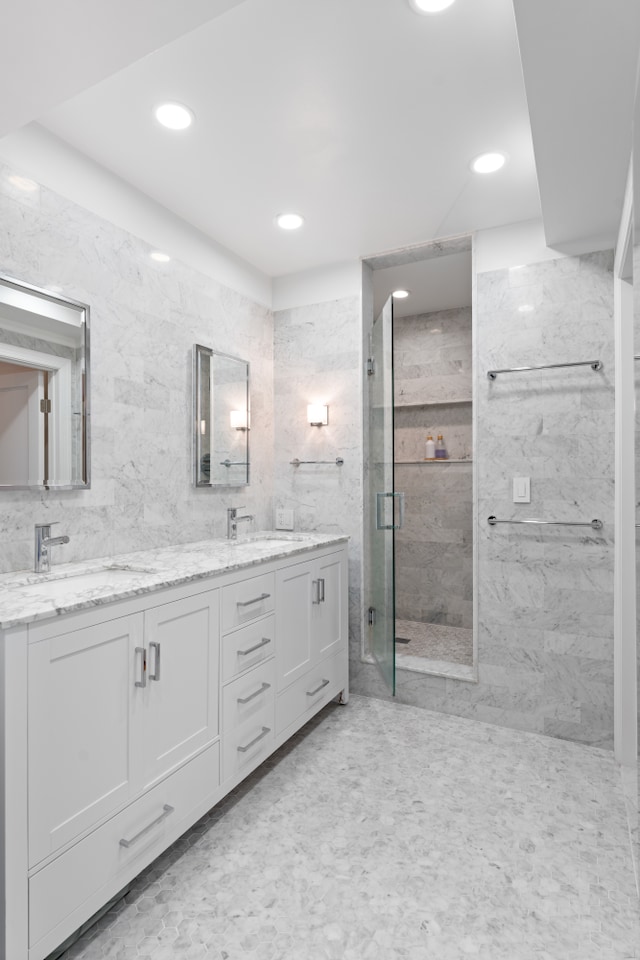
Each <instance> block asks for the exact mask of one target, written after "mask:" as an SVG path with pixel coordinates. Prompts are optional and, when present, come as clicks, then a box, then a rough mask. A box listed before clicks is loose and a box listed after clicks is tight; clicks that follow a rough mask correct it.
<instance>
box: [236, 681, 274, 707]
mask: <svg viewBox="0 0 640 960" xmlns="http://www.w3.org/2000/svg"><path fill="white" fill-rule="evenodd" d="M270 688H271V684H270V683H263V684H262V686H261V687H260V688H259V689H258V690H254V691H253V693H250V694H249V696H248V697H238V703H249V701H250V700H253V699H254V698H255V697H259V696H260V694H261V693H264V692H265V690H269V689H270Z"/></svg>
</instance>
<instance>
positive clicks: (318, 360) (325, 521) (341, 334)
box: [274, 296, 363, 657]
mask: <svg viewBox="0 0 640 960" xmlns="http://www.w3.org/2000/svg"><path fill="white" fill-rule="evenodd" d="M360 330H361V304H360V297H359V296H353V297H346V298H343V299H340V300H333V301H329V302H326V303H317V304H313V305H311V306H304V307H297V308H295V309H291V310H280V311H276V313H275V314H274V369H275V374H274V417H275V422H276V424H277V429H276V433H275V438H274V447H275V454H274V507H286V508H290V509H293V511H294V517H295V525H296V528H297V529H300V530H307V531H313V532H316V533H336V532H344V533H347V534H349V536H350V538H351V539H350V542H349V605H350V606H349V634H350V642H351V647H352V655H353V656H356V657H359V656H360V645H361V638H362V609H361V603H362V601H361V569H362V526H363V524H362V516H363V497H362V483H363V480H362V462H363V452H362V370H363V359H362V346H361V332H360ZM308 403H326V404H328V405H329V423H328V425H327V426H325V427H312V426H310V425H309V422H308V420H307V404H308ZM337 457H343V458H344V464H343V465H342V466H336V465H335V460H336V458H337ZM294 458H298V459H299V460H327V461H330V462H329V463H326V464H317V465H313V464H309V465H301V466H299V467H294V466H292V465H291V462H290V461H291V460H293V459H294ZM354 651H355V652H354Z"/></svg>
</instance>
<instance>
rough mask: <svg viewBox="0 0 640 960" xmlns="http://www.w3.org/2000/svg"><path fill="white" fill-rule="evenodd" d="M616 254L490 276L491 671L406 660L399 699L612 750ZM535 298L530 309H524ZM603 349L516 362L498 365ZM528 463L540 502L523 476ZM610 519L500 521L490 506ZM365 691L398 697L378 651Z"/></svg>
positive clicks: (361, 682) (485, 638)
mask: <svg viewBox="0 0 640 960" xmlns="http://www.w3.org/2000/svg"><path fill="white" fill-rule="evenodd" d="M612 265H613V255H612V254H611V252H602V253H595V254H589V255H585V256H581V257H567V258H562V259H557V260H551V261H546V262H543V263H537V264H533V265H530V266H524V267H522V268H519V269H512V270H498V271H493V272H490V273H483V274H479V275H478V276H477V294H476V306H475V310H476V325H477V326H476V370H475V378H476V381H477V391H478V436H477V456H478V460H479V464H478V469H479V489H478V491H477V496H478V526H477V536H478V538H479V570H478V578H477V582H476V589H477V591H478V595H479V624H478V629H479V637H478V647H479V682H478V683H477V684H473V683H465V682H462V681H457V680H450V679H443V678H441V677H429V676H422V675H419V674H416V673H408V672H405V671H399V674H398V695H399V698H400V699H401V700H404V701H406V702H409V703H414V704H417V705H421V706H425V707H429V708H431V709H436V710H441V711H443V712H445V713H452V714H457V715H460V716H467V717H475V718H478V719H481V720H486V721H489V722H492V723H498V724H501V725H503V726H509V727H514V728H518V729H525V730H531V731H536V732H540V733H546V734H549V735H552V736H557V737H561V738H566V739H570V740H576V741H580V742H583V743H589V744H592V745H596V746H601V747H607V748H610V747H612V744H613V511H614V476H613V470H614V455H613V436H614V352H613V319H612V318H613V282H612ZM523 307H524V308H525V309H521V308H523ZM596 358H598V359H600V360H602V361H603V363H604V369H603V370H602V372H600V373H594V372H593V371H592V370H591V369H590V368H589V367H581V368H574V369H565V370H554V371H546V372H544V371H539V372H536V373H531V374H512V375H510V376H509V375H505V376H504V377H502V378H498V379H497V380H496V381H494V382H490V381H489V380H488V379H487V377H486V371H487V369H490V368H493V367H498V368H500V367H511V366H521V365H528V364H543V363H558V362H561V361H564V360H566V361H576V360H591V359H596ZM513 476H530V477H531V490H532V501H531V504H527V505H524V504H519V505H516V504H513V503H512V501H511V496H510V485H511V478H512V477H513ZM490 514H495V515H496V516H498V517H507V518H509V517H512V518H513V517H521V518H522V517H542V518H545V519H557V520H591V519H592V518H594V517H598V518H599V519H601V520H603V522H604V529H603V530H602V531H601V532H596V531H592V530H591V529H590V528H584V529H583V528H578V527H575V528H574V527H551V528H544V529H543V530H541V529H540V528H532V527H526V526H525V527H520V526H508V525H505V526H500V527H495V528H492V527H490V526H489V525H488V524H487V522H486V518H487V517H488V516H489V515H490ZM352 686H353V689H354V690H355V691H356V692H367V693H370V694H371V695H374V696H385V695H386V691H385V690H384V688H383V687H382V685H381V682H380V681H379V679H378V676H377V674H376V668H375V667H372V666H370V665H368V664H360V665H358V668H357V670H355V671H354V672H353V675H352Z"/></svg>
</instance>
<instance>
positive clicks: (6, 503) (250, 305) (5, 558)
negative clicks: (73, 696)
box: [0, 165, 273, 572]
mask: <svg viewBox="0 0 640 960" xmlns="http://www.w3.org/2000/svg"><path fill="white" fill-rule="evenodd" d="M20 172H21V171H13V170H11V169H10V168H9V167H7V166H6V165H0V216H1V218H2V231H1V232H0V272H3V273H5V274H8V275H10V276H14V277H16V278H18V279H21V280H24V281H25V282H27V283H31V284H34V285H36V286H40V287H45V288H49V287H56V288H57V289H58V291H59V292H61V294H62V295H66V296H68V297H70V298H72V299H76V300H80V301H83V302H85V303H88V304H89V306H90V308H91V375H92V380H91V409H92V424H91V435H92V439H91V457H92V485H91V489H90V490H83V491H62V492H58V493H56V492H36V491H6V490H5V491H0V541H1V543H2V547H1V548H0V571H1V572H7V571H11V570H17V569H22V568H26V567H29V566H31V564H32V562H33V525H34V523H38V522H44V521H47V520H49V521H53V520H58V521H60V526H59V528H58V529H59V531H60V532H65V533H67V534H69V536H70V538H71V540H70V543H69V544H68V545H66V546H64V547H58V548H57V550H55V552H54V563H55V562H63V561H65V560H82V559H87V558H91V557H98V556H104V555H106V554H110V553H115V552H117V553H121V552H124V551H128V550H134V549H143V548H151V547H153V546H157V545H164V544H168V543H181V542H186V541H189V540H198V539H203V538H206V537H210V536H224V534H225V509H226V507H227V506H230V505H240V504H243V505H245V506H246V508H247V510H249V511H250V512H251V513H254V514H255V515H256V525H257V526H260V527H266V526H271V497H272V475H273V431H272V424H273V409H272V405H273V319H272V315H271V313H270V311H269V310H268V309H266V308H265V307H263V306H260V305H258V304H256V303H254V302H252V301H250V300H248V299H247V298H245V297H243V296H241V295H239V294H238V293H236V292H234V291H233V290H231V289H229V288H227V287H224V286H222V285H220V284H218V283H216V282H215V281H214V280H212V279H211V278H209V277H207V276H204V275H202V274H200V273H198V272H196V271H195V270H193V269H191V268H190V267H188V266H186V265H184V264H181V263H179V262H176V261H171V262H170V263H168V264H157V263H154V261H152V260H150V259H149V253H150V250H151V248H150V247H149V246H148V244H146V243H144V242H143V241H141V240H139V239H138V238H136V237H134V236H132V235H130V234H128V233H126V232H125V231H123V230H121V229H119V228H117V227H115V226H114V225H113V224H111V223H109V222H107V221H105V220H102V219H100V218H99V217H97V216H95V215H94V214H92V213H90V212H89V211H87V210H85V209H83V208H81V207H79V206H77V205H76V204H74V203H71V202H70V201H68V200H66V199H64V198H62V197H61V196H59V195H57V194H56V193H54V192H52V191H51V190H48V189H46V188H44V187H38V188H37V189H35V190H33V191H32V192H28V193H27V192H24V191H21V190H19V189H18V188H17V187H15V186H14V185H13V184H12V182H11V181H10V180H9V177H10V176H11V174H12V173H20ZM195 342H198V343H202V344H205V345H206V346H210V347H213V348H214V349H218V350H221V351H224V352H226V353H231V354H235V355H238V356H242V357H244V358H246V359H248V360H249V361H250V363H251V376H252V383H251V394H252V423H251V427H252V430H251V458H252V480H251V485H250V486H249V487H237V488H220V489H219V490H210V489H198V490H196V489H194V488H193V487H192V484H191V473H192V468H191V424H192V407H191V369H192V345H193V343H195Z"/></svg>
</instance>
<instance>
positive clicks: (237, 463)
mask: <svg viewBox="0 0 640 960" xmlns="http://www.w3.org/2000/svg"><path fill="white" fill-rule="evenodd" d="M246 465H247V461H246V460H221V461H220V466H221V467H246Z"/></svg>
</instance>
